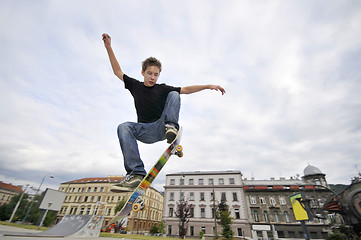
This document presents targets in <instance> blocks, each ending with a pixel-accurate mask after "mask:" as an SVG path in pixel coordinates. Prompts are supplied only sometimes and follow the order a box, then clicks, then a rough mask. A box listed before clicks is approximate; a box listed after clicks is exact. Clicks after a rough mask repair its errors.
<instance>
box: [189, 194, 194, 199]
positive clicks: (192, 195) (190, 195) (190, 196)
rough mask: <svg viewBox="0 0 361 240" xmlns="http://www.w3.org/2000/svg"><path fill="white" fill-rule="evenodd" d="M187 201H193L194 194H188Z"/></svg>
mask: <svg viewBox="0 0 361 240" xmlns="http://www.w3.org/2000/svg"><path fill="white" fill-rule="evenodd" d="M189 200H190V201H194V192H191V193H189Z"/></svg>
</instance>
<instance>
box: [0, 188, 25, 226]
mask: <svg viewBox="0 0 361 240" xmlns="http://www.w3.org/2000/svg"><path fill="white" fill-rule="evenodd" d="M21 194H22V193H19V194H18V195H16V196H14V197H12V198H11V200H10V202H9V203H8V204H3V205H1V206H0V220H1V221H5V220H9V219H10V217H11V214H12V213H13V211H14V209H15V206H16V204H17V203H18V201H19V199H20V196H21ZM27 198H28V194H24V197H23V199H22V200H21V202H20V204H19V207H18V209H17V211H16V213H15V215H14V218H13V221H17V220H21V219H23V218H24V216H25V211H26V207H27V205H28V200H27Z"/></svg>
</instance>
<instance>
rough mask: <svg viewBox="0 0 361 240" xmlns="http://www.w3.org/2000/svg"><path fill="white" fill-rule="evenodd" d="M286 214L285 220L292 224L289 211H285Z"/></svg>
mask: <svg viewBox="0 0 361 240" xmlns="http://www.w3.org/2000/svg"><path fill="white" fill-rule="evenodd" d="M284 214H285V220H286V222H287V223H290V222H291V219H290V215H289V214H288V212H287V211H285V212H284Z"/></svg>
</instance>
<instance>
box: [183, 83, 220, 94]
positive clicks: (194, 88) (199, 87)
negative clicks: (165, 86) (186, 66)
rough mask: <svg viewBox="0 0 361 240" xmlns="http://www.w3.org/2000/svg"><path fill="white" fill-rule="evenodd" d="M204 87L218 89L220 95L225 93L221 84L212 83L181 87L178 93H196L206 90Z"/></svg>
mask: <svg viewBox="0 0 361 240" xmlns="http://www.w3.org/2000/svg"><path fill="white" fill-rule="evenodd" d="M206 89H210V90H216V91H220V92H221V93H222V95H223V94H225V93H226V90H224V88H222V87H221V86H219V85H212V84H208V85H193V86H188V87H182V88H181V91H180V93H181V94H191V93H196V92H199V91H202V90H206Z"/></svg>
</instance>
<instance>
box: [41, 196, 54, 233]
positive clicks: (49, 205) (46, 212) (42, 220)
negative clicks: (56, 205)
mask: <svg viewBox="0 0 361 240" xmlns="http://www.w3.org/2000/svg"><path fill="white" fill-rule="evenodd" d="M51 205H53V202H48V208H47V209H46V211H45V213H44V216H43V218H42V219H41V222H40V224H39V227H38V229H40V228H41V226H42V225H43V222H44V220H45V217H46V214H48V211H49V208H50V207H51Z"/></svg>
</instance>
